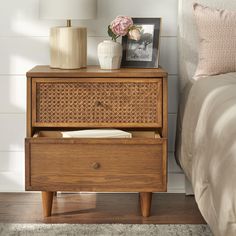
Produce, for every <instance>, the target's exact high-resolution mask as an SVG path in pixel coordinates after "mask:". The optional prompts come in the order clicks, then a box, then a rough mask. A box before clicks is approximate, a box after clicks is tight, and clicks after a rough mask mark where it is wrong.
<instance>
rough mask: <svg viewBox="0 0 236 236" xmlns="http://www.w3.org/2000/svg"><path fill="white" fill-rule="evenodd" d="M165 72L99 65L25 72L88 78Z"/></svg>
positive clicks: (36, 69)
mask: <svg viewBox="0 0 236 236" xmlns="http://www.w3.org/2000/svg"><path fill="white" fill-rule="evenodd" d="M167 75H168V74H167V72H166V71H165V70H164V69H162V68H153V69H143V68H121V69H119V70H101V69H100V68H99V66H88V67H87V68H83V69H76V70H62V69H52V68H50V67H49V66H36V67H34V68H33V69H32V70H30V71H28V72H27V77H44V78H45V77H46V78H50V77H58V78H60V77H70V78H73V77H84V78H86V77H90V78H95V77H97V78H98V77H99V78H106V77H107V78H111V77H118V78H122V77H123V78H126V77H136V78H157V77H167Z"/></svg>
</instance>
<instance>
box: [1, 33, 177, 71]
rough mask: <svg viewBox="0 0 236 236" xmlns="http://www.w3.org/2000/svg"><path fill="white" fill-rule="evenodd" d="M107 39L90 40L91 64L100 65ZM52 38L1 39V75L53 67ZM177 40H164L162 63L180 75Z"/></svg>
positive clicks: (89, 61)
mask: <svg viewBox="0 0 236 236" xmlns="http://www.w3.org/2000/svg"><path fill="white" fill-rule="evenodd" d="M104 39H107V37H89V38H88V64H89V65H96V64H98V59H97V45H98V44H99V43H100V42H101V41H103V40H104ZM48 41H49V40H48V37H0V45H1V47H0V61H1V67H0V75H24V74H25V73H26V71H27V70H29V69H31V68H32V67H33V66H35V65H39V64H49V43H48ZM176 59H177V39H176V38H175V37H161V42H160V64H161V66H162V67H163V68H165V69H166V70H167V71H168V73H169V74H170V75H176V74H177V72H178V69H177V60H176Z"/></svg>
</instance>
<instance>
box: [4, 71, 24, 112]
mask: <svg viewBox="0 0 236 236" xmlns="http://www.w3.org/2000/svg"><path fill="white" fill-rule="evenodd" d="M0 97H1V98H2V99H0V114H1V113H20V114H24V113H25V112H26V77H25V76H11V75H5V76H0Z"/></svg>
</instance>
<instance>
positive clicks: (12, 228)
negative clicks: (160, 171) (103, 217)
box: [0, 224, 213, 236]
mask: <svg viewBox="0 0 236 236" xmlns="http://www.w3.org/2000/svg"><path fill="white" fill-rule="evenodd" d="M0 235H1V236H15V235H17V236H41V235H42V236H47V235H49V236H110V235H111V236H116V235H117V236H118V235H119V236H154V235H155V236H159V235H160V236H212V235H213V234H212V233H211V231H210V229H209V227H208V226H207V225H147V224H139V225H137V224H132V225H131V224H0Z"/></svg>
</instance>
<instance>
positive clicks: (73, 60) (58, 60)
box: [39, 0, 97, 69]
mask: <svg viewBox="0 0 236 236" xmlns="http://www.w3.org/2000/svg"><path fill="white" fill-rule="evenodd" d="M39 9H40V10H39V12H40V13H39V15H40V18H42V19H54V20H67V25H66V26H61V27H53V28H51V30H50V58H51V63H50V67H52V68H60V69H78V68H83V67H86V66H87V29H86V28H80V27H72V26H71V20H85V19H93V18H95V17H96V12H97V0H40V2H39Z"/></svg>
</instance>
